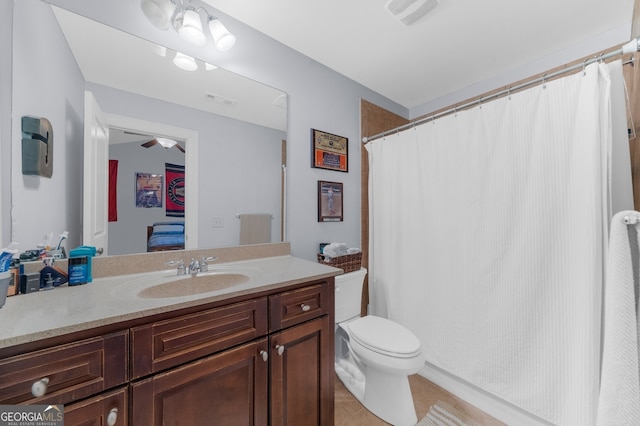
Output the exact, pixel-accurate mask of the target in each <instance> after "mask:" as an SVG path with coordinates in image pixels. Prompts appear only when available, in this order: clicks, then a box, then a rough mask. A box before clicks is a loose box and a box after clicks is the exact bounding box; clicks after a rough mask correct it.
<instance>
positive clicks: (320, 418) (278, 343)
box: [269, 316, 334, 426]
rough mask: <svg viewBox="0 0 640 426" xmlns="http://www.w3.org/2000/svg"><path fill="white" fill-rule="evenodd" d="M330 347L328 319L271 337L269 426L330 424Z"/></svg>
mask: <svg viewBox="0 0 640 426" xmlns="http://www.w3.org/2000/svg"><path fill="white" fill-rule="evenodd" d="M333 345H334V343H333V329H332V328H331V327H330V321H329V317H328V316H323V317H320V318H317V319H315V320H312V321H309V322H307V323H304V324H301V325H298V326H295V327H291V328H288V329H286V330H284V331H281V332H279V333H276V334H273V335H272V337H271V341H270V347H271V356H270V357H269V359H270V360H271V424H272V425H291V426H304V425H332V424H333V352H334V351H333Z"/></svg>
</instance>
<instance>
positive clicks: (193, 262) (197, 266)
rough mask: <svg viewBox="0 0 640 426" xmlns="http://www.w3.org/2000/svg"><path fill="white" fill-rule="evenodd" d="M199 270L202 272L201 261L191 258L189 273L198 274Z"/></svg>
mask: <svg viewBox="0 0 640 426" xmlns="http://www.w3.org/2000/svg"><path fill="white" fill-rule="evenodd" d="M198 272H200V263H199V262H198V261H197V260H196V259H194V258H191V263H189V273H190V274H191V275H196V274H197V273H198Z"/></svg>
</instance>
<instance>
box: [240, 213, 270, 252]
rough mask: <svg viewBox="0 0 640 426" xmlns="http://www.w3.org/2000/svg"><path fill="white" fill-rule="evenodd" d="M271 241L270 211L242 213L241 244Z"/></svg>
mask: <svg viewBox="0 0 640 426" xmlns="http://www.w3.org/2000/svg"><path fill="white" fill-rule="evenodd" d="M270 242H271V215H270V214H268V213H258V214H241V215H240V244H241V245H243V244H261V243H270Z"/></svg>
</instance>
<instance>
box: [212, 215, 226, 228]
mask: <svg viewBox="0 0 640 426" xmlns="http://www.w3.org/2000/svg"><path fill="white" fill-rule="evenodd" d="M211 226H212V227H213V228H224V218H223V217H214V218H213V219H212V221H211Z"/></svg>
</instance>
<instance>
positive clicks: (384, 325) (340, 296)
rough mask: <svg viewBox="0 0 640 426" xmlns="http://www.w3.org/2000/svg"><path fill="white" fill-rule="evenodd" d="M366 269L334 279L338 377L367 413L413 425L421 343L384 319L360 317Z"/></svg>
mask: <svg viewBox="0 0 640 426" xmlns="http://www.w3.org/2000/svg"><path fill="white" fill-rule="evenodd" d="M365 274H366V269H364V268H362V269H360V270H359V271H355V272H350V273H348V274H343V275H338V276H336V299H335V300H336V301H335V303H336V333H335V334H336V345H335V349H336V359H335V368H336V374H337V376H338V378H339V379H340V381H342V382H343V383H344V385H345V387H346V388H347V389H348V390H349V391H350V392H351V393H352V394H353V395H354V396H355V397H356V399H358V400H359V401H360V402H361V403H362V404H363V405H364V406H365V407H366V408H367V409H368V410H369V411H371V412H372V413H373V414H375V415H376V416H378V417H380V418H381V419H382V420H384V421H386V422H388V423H391V424H393V425H415V424H416V422H417V416H416V411H415V407H414V405H413V398H412V395H411V389H410V387H409V380H408V377H407V376H408V375H409V374H415V373H417V372H418V371H420V369H421V368H422V367H423V366H424V362H425V357H424V354H423V353H422V349H421V345H420V341H419V340H418V338H417V337H416V336H415V335H414V334H413V333H412V332H411V331H409V330H408V329H407V328H405V327H403V326H402V325H400V324H398V323H395V322H393V321H390V320H388V319H385V318H381V317H377V316H373V315H368V316H365V317H360V297H361V290H362V283H363V282H364V276H365Z"/></svg>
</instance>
